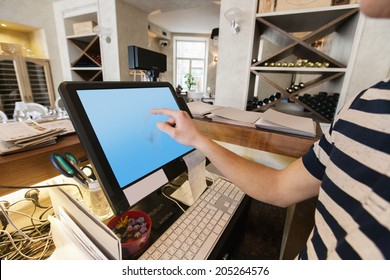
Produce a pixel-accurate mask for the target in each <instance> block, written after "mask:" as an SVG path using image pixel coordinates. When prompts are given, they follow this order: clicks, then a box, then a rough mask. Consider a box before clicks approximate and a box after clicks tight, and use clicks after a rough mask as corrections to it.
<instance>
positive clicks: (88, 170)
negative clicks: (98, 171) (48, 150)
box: [64, 152, 96, 181]
mask: <svg viewBox="0 0 390 280" xmlns="http://www.w3.org/2000/svg"><path fill="white" fill-rule="evenodd" d="M64 156H65V158H66V159H67V160H68V161H69V162H70V163H71V164H72V165H73V166H74V167H75V168H76V169H79V170H80V171H81V174H82V175H83V176H84V175H85V176H86V178H85V179H86V180H87V181H95V180H96V176H95V174H94V172H93V170H92V167H90V166H88V165H86V166H83V167H80V166H79V165H78V160H77V158H76V157H75V156H74V155H73V154H71V153H69V152H66V153H65V154H64Z"/></svg>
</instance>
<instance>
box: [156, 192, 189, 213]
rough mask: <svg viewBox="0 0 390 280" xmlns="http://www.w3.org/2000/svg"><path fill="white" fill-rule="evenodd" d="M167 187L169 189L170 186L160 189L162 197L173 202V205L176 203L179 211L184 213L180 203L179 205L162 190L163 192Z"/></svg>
mask: <svg viewBox="0 0 390 280" xmlns="http://www.w3.org/2000/svg"><path fill="white" fill-rule="evenodd" d="M168 187H171V186H169V185H167V186H164V187H162V189H161V193H162V195H163V196H164V197H165V198H167V199H169V200H170V201H173V202H174V203H176V205H177V206H179V208H180V209H181V211H183V212H185V211H186V210H184V208H183V207H182V206H181V205H180V203H179V202H178V201H177V200H176V199H173V198H172V197H170V196H168V195H167V194H165V193H164V190H165V189H166V188H168Z"/></svg>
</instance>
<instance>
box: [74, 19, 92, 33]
mask: <svg viewBox="0 0 390 280" xmlns="http://www.w3.org/2000/svg"><path fill="white" fill-rule="evenodd" d="M96 25H97V24H96V22H93V21H91V20H90V21H83V22H77V23H73V33H74V35H85V34H91V33H93V28H94V27H95V26H96Z"/></svg>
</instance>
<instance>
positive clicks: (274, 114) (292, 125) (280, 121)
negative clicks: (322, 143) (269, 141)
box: [255, 109, 316, 137]
mask: <svg viewBox="0 0 390 280" xmlns="http://www.w3.org/2000/svg"><path fill="white" fill-rule="evenodd" d="M255 124H256V127H258V128H265V129H270V130H276V131H281V132H286V133H292V134H297V135H302V136H309V137H315V136H316V126H315V122H314V121H313V120H312V119H311V118H305V117H299V116H294V115H290V114H286V113H281V112H278V111H275V110H273V109H268V110H267V111H265V112H264V113H263V114H262V117H261V118H260V119H259V120H258V121H257V122H256V123H255Z"/></svg>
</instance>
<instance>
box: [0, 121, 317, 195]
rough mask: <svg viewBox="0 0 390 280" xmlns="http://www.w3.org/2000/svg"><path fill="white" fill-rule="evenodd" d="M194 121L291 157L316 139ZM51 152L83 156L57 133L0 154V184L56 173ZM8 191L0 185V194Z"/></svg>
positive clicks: (74, 140) (211, 133) (214, 133)
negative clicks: (48, 141)
mask: <svg viewBox="0 0 390 280" xmlns="http://www.w3.org/2000/svg"><path fill="white" fill-rule="evenodd" d="M194 123H195V125H196V127H197V128H198V129H199V130H200V131H201V132H203V133H204V134H205V135H207V136H208V137H210V138H211V139H214V140H218V141H223V142H226V143H231V144H235V145H240V146H244V147H248V148H253V149H257V150H263V151H267V152H271V153H276V154H280V155H284V156H289V157H295V158H297V157H300V156H302V155H303V154H304V153H305V152H306V151H307V150H308V149H309V147H310V146H311V145H312V144H313V143H314V142H315V141H316V140H317V139H318V137H316V138H309V137H301V136H295V135H289V134H283V133H279V132H271V131H266V130H261V129H256V128H250V127H245V126H239V125H232V124H225V123H218V122H212V121H210V120H205V119H194ZM53 152H56V153H59V154H63V153H65V152H71V153H72V154H74V155H75V156H76V157H77V158H86V154H85V151H84V149H83V147H82V145H81V144H80V141H79V138H78V137H77V135H76V134H73V135H67V136H61V137H59V138H58V140H57V143H56V144H55V145H51V146H46V147H42V148H38V149H34V150H30V151H25V152H20V153H15V154H11V155H5V156H0V176H1V177H0V185H2V186H6V185H11V186H30V185H33V184H37V183H39V182H42V181H44V180H47V179H50V178H52V177H55V176H57V175H59V172H58V171H57V170H56V169H55V168H54V167H53V166H52V164H51V162H50V159H49V157H50V154H51V153H53ZM12 191H13V190H12V189H4V188H1V189H0V196H2V195H5V194H7V193H10V192H12Z"/></svg>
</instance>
